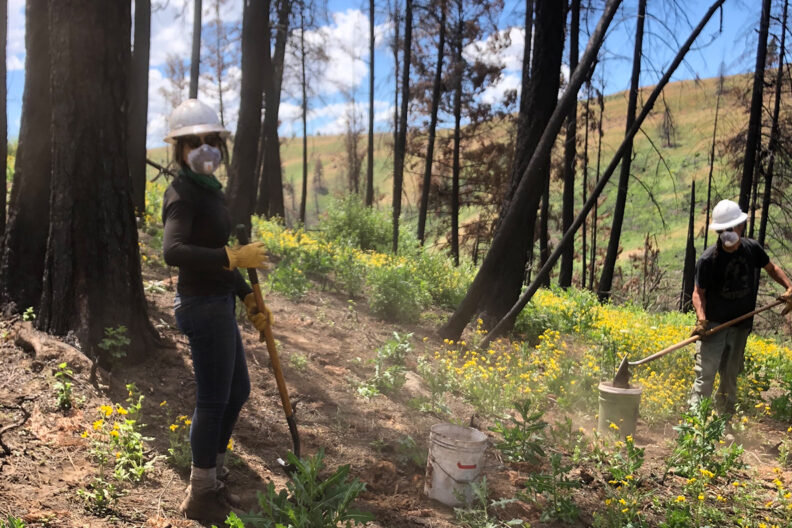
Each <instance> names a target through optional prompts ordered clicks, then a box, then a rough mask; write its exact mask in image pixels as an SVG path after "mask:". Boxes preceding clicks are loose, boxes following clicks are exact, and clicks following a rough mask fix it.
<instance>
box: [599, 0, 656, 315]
mask: <svg viewBox="0 0 792 528" xmlns="http://www.w3.org/2000/svg"><path fill="white" fill-rule="evenodd" d="M645 19H646V0H638V18H637V19H636V23H635V49H634V51H633V64H632V76H631V77H630V95H629V97H628V100H627V122H626V124H625V133H626V132H628V131H629V130H630V128H631V127H632V124H633V123H634V122H635V112H636V109H637V107H638V90H639V89H640V84H639V83H640V76H641V57H642V56H643V34H644V21H645ZM631 162H632V141H628V142H627V150H626V152H625V155H624V157H623V158H622V164H621V172H620V173H619V187H618V190H617V191H616V205H615V206H614V209H613V222H612V224H611V232H610V239H609V240H608V250H607V252H606V254H605V260H604V261H603V263H602V274H601V275H600V281H599V286H598V287H597V296H598V297H599V300H600V302H604V301H607V300H608V299H609V298H610V295H611V288H612V287H613V273H614V271H615V269H616V260H617V259H618V258H619V245H620V242H621V231H622V224H623V223H624V209H625V207H626V205H627V190H628V189H627V186H628V185H629V182H630V164H631Z"/></svg>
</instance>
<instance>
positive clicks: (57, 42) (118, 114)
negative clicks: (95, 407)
mask: <svg viewBox="0 0 792 528" xmlns="http://www.w3.org/2000/svg"><path fill="white" fill-rule="evenodd" d="M64 20H68V21H69V23H68V24H64V23H63V21H64ZM49 21H50V24H49V35H50V43H51V46H52V47H51V53H50V63H49V66H50V75H51V77H50V80H51V86H52V87H53V90H54V89H55V87H57V94H58V97H53V98H52V119H51V131H52V181H51V193H50V197H51V199H50V204H51V209H50V224H49V233H50V234H49V239H48V240H47V253H46V258H45V267H44V285H43V294H42V297H41V306H40V314H39V316H38V318H37V319H36V324H37V326H38V328H39V329H40V330H44V331H47V332H50V333H54V334H59V335H62V334H65V333H67V332H68V331H70V330H72V331H74V332H75V334H76V335H77V337H78V338H79V340H80V343H81V344H82V348H83V350H84V351H85V352H86V353H89V354H91V353H93V352H95V350H96V349H95V348H94V347H95V345H97V344H98V343H99V341H101V339H102V338H103V336H104V332H105V328H108V327H112V328H116V327H118V326H120V325H123V326H125V327H126V328H127V329H128V330H129V337H130V339H131V341H132V343H131V345H130V348H129V350H128V355H127V358H128V359H130V360H132V361H135V360H141V359H144V358H145V357H146V356H147V353H148V352H150V351H151V350H152V348H153V346H154V345H155V344H156V341H157V335H156V332H155V330H154V328H153V327H152V325H151V323H150V322H149V320H148V316H147V308H146V299H145V297H144V295H143V283H142V278H141V270H140V254H139V252H138V236H137V228H136V225H135V216H134V211H133V206H132V200H131V185H130V181H129V166H128V161H127V152H126V149H127V138H126V125H125V123H126V122H127V119H126V117H127V116H126V108H127V87H128V85H127V80H128V67H129V58H130V56H129V53H130V50H129V37H130V30H131V9H130V5H129V3H128V2H84V1H79V0H59V1H58V2H51V3H49Z"/></svg>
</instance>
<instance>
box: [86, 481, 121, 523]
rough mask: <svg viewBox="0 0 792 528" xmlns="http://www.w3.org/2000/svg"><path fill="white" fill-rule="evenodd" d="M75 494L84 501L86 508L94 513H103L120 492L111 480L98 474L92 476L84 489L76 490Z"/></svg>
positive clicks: (109, 509) (108, 510)
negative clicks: (97, 475) (91, 479)
mask: <svg viewBox="0 0 792 528" xmlns="http://www.w3.org/2000/svg"><path fill="white" fill-rule="evenodd" d="M77 495H78V496H79V497H80V498H81V499H82V500H83V501H84V502H85V509H86V510H88V511H90V512H91V513H93V514H95V515H105V514H107V513H108V512H110V511H111V508H112V506H113V503H115V501H116V500H117V499H118V498H119V497H121V495H122V493H121V492H120V490H118V488H116V486H115V485H114V484H113V483H112V482H107V481H106V480H105V479H104V478H102V477H101V476H100V477H94V479H93V481H91V483H90V484H88V486H87V487H86V489H84V490H82V489H80V490H77Z"/></svg>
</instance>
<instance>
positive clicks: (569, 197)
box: [558, 0, 585, 288]
mask: <svg viewBox="0 0 792 528" xmlns="http://www.w3.org/2000/svg"><path fill="white" fill-rule="evenodd" d="M569 16H570V22H569V69H570V70H574V69H575V68H577V64H578V35H579V34H580V0H572V5H571V6H570V15H569ZM576 157H577V105H576V106H575V109H574V110H573V111H571V112H570V113H569V116H568V117H567V126H566V138H565V141H564V196H563V209H562V211H561V215H562V219H561V230H562V231H563V232H564V233H565V232H566V230H567V229H569V226H571V225H572V220H574V219H575V158H576ZM583 231H584V232H585V229H584V230H583ZM574 260H575V247H574V244H573V245H572V246H570V247H569V248H567V249H566V251H564V253H563V254H562V255H561V269H560V270H559V274H558V285H559V286H560V287H562V288H569V287H570V286H572V264H573V263H574ZM584 269H585V267H584Z"/></svg>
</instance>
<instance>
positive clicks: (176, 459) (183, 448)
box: [167, 414, 192, 469]
mask: <svg viewBox="0 0 792 528" xmlns="http://www.w3.org/2000/svg"><path fill="white" fill-rule="evenodd" d="M170 421H171V420H170V417H168V422H170ZM191 423H192V421H191V420H190V419H189V418H188V417H187V415H185V414H182V415H180V416H178V417H177V418H176V419H175V420H173V423H171V424H170V425H168V456H167V459H168V462H170V463H171V464H173V465H174V466H175V467H177V468H179V469H187V468H189V467H190V465H191V464H192V447H191V446H190V424H191Z"/></svg>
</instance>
